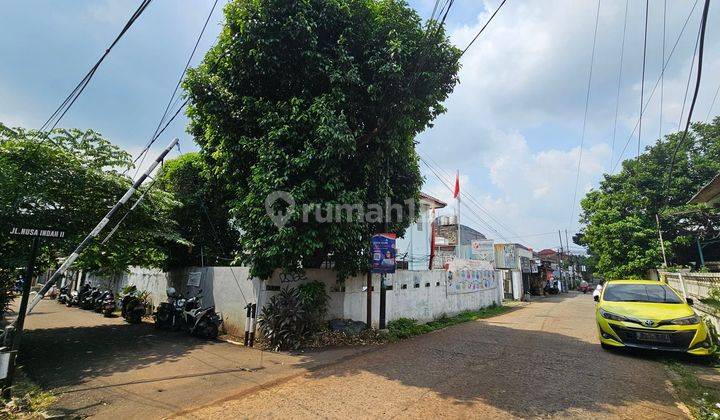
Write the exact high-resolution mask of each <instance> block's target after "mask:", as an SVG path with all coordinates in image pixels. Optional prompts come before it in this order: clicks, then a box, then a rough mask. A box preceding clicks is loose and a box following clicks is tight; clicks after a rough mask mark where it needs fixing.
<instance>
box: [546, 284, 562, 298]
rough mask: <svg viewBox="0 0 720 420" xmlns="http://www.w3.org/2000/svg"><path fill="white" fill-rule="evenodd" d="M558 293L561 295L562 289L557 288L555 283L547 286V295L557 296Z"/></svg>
mask: <svg viewBox="0 0 720 420" xmlns="http://www.w3.org/2000/svg"><path fill="white" fill-rule="evenodd" d="M558 293H560V289H559V288H558V287H557V286H556V284H555V282H554V281H549V282H548V283H547V285H546V286H545V294H547V295H557V294H558Z"/></svg>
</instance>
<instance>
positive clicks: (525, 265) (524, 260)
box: [520, 257, 532, 273]
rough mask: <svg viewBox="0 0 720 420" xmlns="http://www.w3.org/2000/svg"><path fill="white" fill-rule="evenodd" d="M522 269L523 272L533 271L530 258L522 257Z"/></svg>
mask: <svg viewBox="0 0 720 420" xmlns="http://www.w3.org/2000/svg"><path fill="white" fill-rule="evenodd" d="M520 271H522V272H523V273H530V272H531V271H532V268H531V267H530V258H525V257H520Z"/></svg>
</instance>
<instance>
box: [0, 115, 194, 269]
mask: <svg viewBox="0 0 720 420" xmlns="http://www.w3.org/2000/svg"><path fill="white" fill-rule="evenodd" d="M130 165H131V162H130V155H129V154H128V153H126V152H124V151H122V150H121V149H119V148H118V147H117V146H114V145H113V144H111V143H110V142H109V141H108V140H106V139H105V138H103V137H102V136H101V135H100V134H98V133H96V132H94V131H92V130H87V131H82V130H77V129H70V130H65V129H56V130H53V131H52V132H49V133H46V132H38V131H34V130H24V129H22V128H18V127H16V128H13V129H10V128H8V127H6V126H3V125H2V124H0V270H5V272H7V271H8V270H13V269H17V268H19V267H23V266H24V265H25V263H26V260H27V254H28V252H29V241H28V239H27V238H24V237H20V236H13V235H10V234H9V232H10V228H11V227H35V228H49V229H59V230H63V231H65V232H66V233H67V236H66V237H65V238H64V239H63V240H46V241H43V245H42V247H41V252H40V258H39V264H38V268H42V269H48V268H53V267H54V266H56V265H57V259H58V258H60V257H66V256H67V255H69V254H70V252H71V251H72V250H73V249H74V248H75V247H76V246H77V245H78V244H79V243H80V241H81V240H82V239H83V238H84V237H85V235H87V234H88V233H89V232H90V231H91V230H92V228H94V227H95V225H96V224H97V223H98V222H99V221H100V219H101V218H102V217H103V216H104V215H105V214H106V213H107V211H108V210H109V209H110V207H112V206H113V204H115V202H116V201H117V200H118V198H119V197H121V196H122V195H123V194H124V192H125V191H126V190H127V189H128V188H129V187H130V185H131V180H130V178H129V177H127V176H124V175H123V174H121V173H120V172H119V171H120V170H122V169H124V168H128V167H129V166H130ZM138 196H139V194H137V193H136V196H135V199H137V197H138ZM133 202H134V201H133V200H132V199H131V201H130V203H129V205H132V203H133ZM176 204H177V203H176V202H175V201H174V200H173V198H172V196H171V195H170V194H168V193H165V192H162V191H159V190H155V191H151V193H150V194H148V195H147V196H146V197H145V199H144V200H143V201H142V202H141V203H140V204H139V205H138V206H137V208H136V209H135V211H133V212H132V213H130V215H129V216H128V217H127V218H126V219H125V221H124V222H123V224H122V226H121V227H120V228H119V229H118V230H117V231H116V232H115V234H114V235H113V236H112V238H111V239H110V240H109V241H108V242H107V243H106V244H104V245H101V244H100V243H99V242H95V243H93V244H92V245H91V246H89V247H88V248H87V249H86V251H85V252H84V253H83V254H82V255H81V257H80V258H79V259H78V260H77V262H76V263H75V265H74V267H75V268H79V269H91V270H101V271H108V272H119V271H123V270H125V269H126V268H127V267H128V266H130V265H140V266H154V267H161V266H163V265H164V263H165V260H166V258H167V251H166V249H167V246H168V244H169V243H175V242H177V241H182V238H181V237H180V236H178V235H177V232H176V228H175V227H176V224H175V222H174V221H173V220H171V219H170V217H169V216H170V214H171V213H170V211H171V209H172V208H173V207H174V206H175V205H176ZM122 214H123V212H122V211H121V212H120V214H118V216H116V218H115V219H114V220H111V222H110V223H109V224H108V227H107V228H106V231H105V233H108V232H109V231H110V229H111V228H112V227H113V226H114V224H115V222H117V221H118V220H119V217H120V216H121V215H122ZM103 238H104V234H101V236H100V237H99V239H103Z"/></svg>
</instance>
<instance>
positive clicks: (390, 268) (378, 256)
mask: <svg viewBox="0 0 720 420" xmlns="http://www.w3.org/2000/svg"><path fill="white" fill-rule="evenodd" d="M395 242H396V235H395V234H394V233H381V234H377V235H373V237H372V246H371V248H372V255H373V261H372V272H373V273H380V317H379V318H378V327H379V328H380V329H381V330H383V329H385V305H386V291H387V285H386V284H385V279H386V276H387V274H388V273H390V274H392V273H394V272H395V266H396V262H395V256H396V253H397V250H396V248H395Z"/></svg>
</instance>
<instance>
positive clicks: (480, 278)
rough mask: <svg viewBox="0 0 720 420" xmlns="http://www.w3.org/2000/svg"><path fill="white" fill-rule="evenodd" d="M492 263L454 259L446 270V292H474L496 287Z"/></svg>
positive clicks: (451, 293)
mask: <svg viewBox="0 0 720 420" xmlns="http://www.w3.org/2000/svg"><path fill="white" fill-rule="evenodd" d="M495 273H496V272H495V270H494V269H493V267H492V265H491V264H490V263H488V262H487V261H480V260H458V259H456V260H454V261H452V262H451V263H450V264H449V266H448V270H447V272H446V275H447V282H446V284H447V293H448V294H449V295H453V294H461V293H475V292H481V291H483V290H489V289H494V288H496V287H497V284H498V283H497V277H496V274H495Z"/></svg>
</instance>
